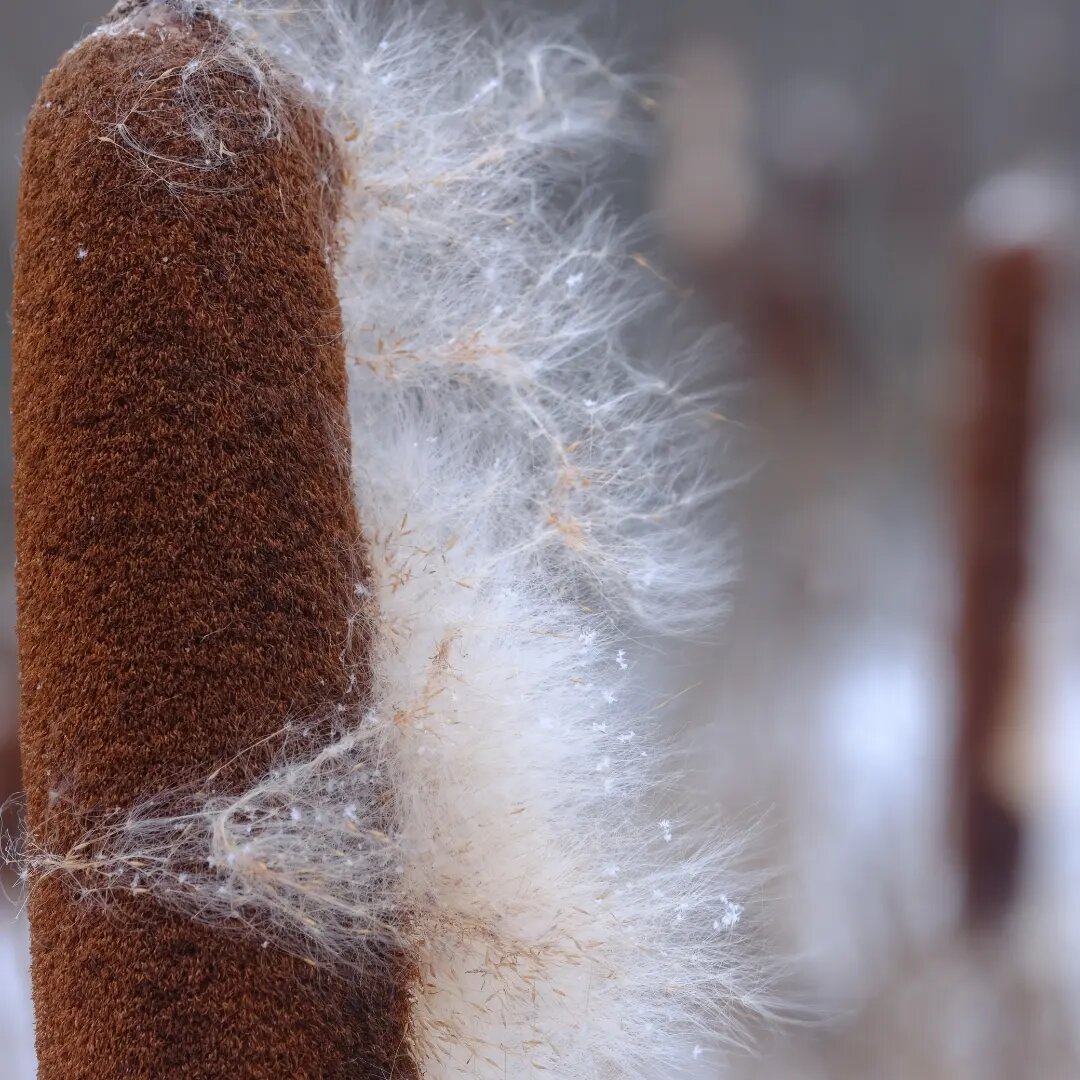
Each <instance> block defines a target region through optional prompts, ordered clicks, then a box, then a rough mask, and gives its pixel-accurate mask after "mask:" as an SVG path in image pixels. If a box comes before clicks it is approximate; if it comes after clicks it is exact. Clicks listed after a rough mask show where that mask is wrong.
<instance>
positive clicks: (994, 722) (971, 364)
mask: <svg viewBox="0 0 1080 1080" xmlns="http://www.w3.org/2000/svg"><path fill="white" fill-rule="evenodd" d="M1066 215H1067V199H1066V197H1065V195H1064V194H1063V191H1062V189H1061V186H1060V185H1059V184H1058V183H1056V182H1055V181H1053V180H1052V179H1049V178H1047V177H1046V176H1042V175H1040V174H1037V173H1034V172H1020V173H1015V174H1008V175H1004V176H1000V177H996V178H994V179H993V180H991V181H989V182H988V183H987V184H985V185H984V186H983V187H982V188H980V189H979V191H978V192H976V195H975V197H974V198H973V199H972V202H971V205H970V208H969V213H968V221H967V225H968V235H969V240H970V243H971V246H972V255H971V266H970V271H969V282H968V287H967V289H968V299H967V313H968V314H967V320H968V321H967V326H968V335H967V338H968V340H967V342H966V351H967V357H968V359H967V367H966V372H967V380H966V383H965V387H964V390H965V393H966V394H967V395H968V400H969V405H968V408H967V411H966V417H965V423H964V429H963V436H962V441H961V455H962V481H961V485H962V486H961V489H960V496H959V498H960V516H959V561H960V613H959V624H958V628H957V684H958V709H959V715H958V745H957V755H956V776H957V796H956V798H957V814H958V821H959V839H960V859H961V874H962V882H963V890H964V905H965V911H966V916H967V919H968V922H969V923H970V924H974V925H981V924H984V923H986V922H988V921H993V920H996V919H997V918H999V917H1001V916H1002V915H1003V914H1004V913H1005V912H1006V911H1007V910H1008V908H1009V907H1010V905H1011V902H1012V900H1013V898H1014V896H1015V893H1016V890H1017V886H1018V882H1019V874H1020V868H1021V861H1022V856H1023V848H1024V831H1025V823H1024V815H1023V808H1022V806H1021V803H1020V799H1019V798H1018V795H1017V783H1016V780H1017V774H1018V772H1019V765H1018V763H1017V762H1016V761H1015V759H1014V760H1011V761H1010V760H1009V758H1010V750H1011V751H1014V752H1015V750H1016V749H1017V747H1018V745H1019V736H1018V735H1017V734H1016V733H1017V731H1018V730H1020V729H1022V727H1023V722H1022V715H1023V708H1024V701H1023V692H1022V685H1023V659H1024V649H1023V632H1022V619H1023V611H1024V600H1025V594H1026V591H1027V586H1028V581H1029V577H1030V566H1029V563H1030V557H1029V552H1030V537H1031V528H1032V507H1031V491H1032V483H1033V481H1032V470H1033V461H1034V454H1035V447H1036V440H1037V433H1038V415H1039V409H1038V402H1037V391H1038V387H1039V374H1040V360H1041V356H1042V352H1043V327H1044V324H1045V320H1046V310H1047V304H1048V294H1049V288H1050V277H1051V273H1052V266H1053V244H1054V242H1055V240H1057V239H1058V238H1059V236H1060V233H1061V231H1062V229H1063V227H1064V225H1065V224H1066Z"/></svg>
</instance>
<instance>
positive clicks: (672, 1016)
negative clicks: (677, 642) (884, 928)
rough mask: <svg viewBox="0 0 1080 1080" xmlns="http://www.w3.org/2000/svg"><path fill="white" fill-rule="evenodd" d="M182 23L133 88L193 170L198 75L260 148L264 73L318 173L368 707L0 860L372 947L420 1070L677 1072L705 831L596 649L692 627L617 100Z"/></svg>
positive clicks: (452, 56)
mask: <svg viewBox="0 0 1080 1080" xmlns="http://www.w3.org/2000/svg"><path fill="white" fill-rule="evenodd" d="M200 6H201V7H203V8H205V7H207V6H209V7H210V8H211V10H213V11H214V12H215V13H216V14H217V15H218V16H219V17H220V18H221V19H222V20H223V21H224V22H225V24H226V25H227V26H228V27H229V28H230V38H229V41H228V43H227V45H226V46H224V47H222V46H220V44H218V45H215V46H214V49H213V52H212V54H211V53H210V52H209V50H208V51H207V54H206V55H205V56H202V57H199V58H196V59H195V60H193V61H192V63H191V64H189V65H187V68H185V69H184V70H183V71H182V72H176V73H172V74H171V78H172V79H173V84H174V85H175V92H176V93H179V94H183V95H184V100H185V101H190V102H191V106H192V107H191V115H192V130H193V132H196V131H198V132H201V133H202V135H201V136H200V137H201V138H202V139H203V142H204V143H205V145H206V146H207V147H208V148H210V149H209V150H208V153H207V157H206V159H205V160H206V162H207V163H208V164H211V163H212V155H211V151H213V153H217V154H219V155H220V154H222V153H224V152H227V148H223V147H222V146H221V145H219V140H218V139H217V137H216V136H215V135H214V133H213V130H212V120H213V117H212V109H209V108H208V107H207V106H206V103H205V102H201V101H200V98H199V79H200V78H202V77H203V75H204V73H205V71H207V70H212V68H213V66H214V65H217V64H228V65H230V66H231V67H234V68H235V69H237V70H243V71H246V72H248V73H249V74H250V75H251V77H252V78H253V79H255V80H257V82H258V85H259V88H260V92H261V93H263V94H264V95H265V98H266V101H267V117H268V124H267V132H266V136H265V137H275V136H274V133H273V127H274V124H273V119H274V116H275V113H274V101H275V87H278V88H280V86H281V85H282V83H281V82H280V81H279V80H280V79H282V78H293V79H295V80H297V81H299V82H300V83H302V84H303V86H304V87H305V88H306V90H307V92H308V93H310V94H311V95H313V96H314V97H315V98H316V99H317V100H318V101H319V103H320V104H321V105H322V107H323V108H324V109H325V111H326V115H327V117H328V122H329V124H330V125H331V127H332V129H333V131H334V133H335V134H336V135H337V136H338V139H339V141H340V144H341V146H342V148H343V150H344V152H345V153H346V155H347V156H348V159H349V167H350V176H351V179H350V186H349V189H348V191H347V193H346V205H345V213H344V219H345V224H344V228H343V233H342V238H341V245H340V251H339V252H338V253H337V255H336V256H335V258H336V260H337V262H336V266H337V274H338V279H339V292H340V298H341V304H342V309H343V313H344V320H345V326H346V334H347V351H348V358H349V366H350V380H351V383H350V399H351V413H352V436H353V446H352V456H353V462H354V472H355V485H356V498H357V503H358V506H359V512H360V519H361V522H362V525H363V529H364V533H365V540H366V543H367V546H368V551H369V557H370V561H371V568H372V576H371V578H370V579H368V580H366V581H364V582H360V583H357V585H356V593H357V597H358V615H357V618H358V619H370V620H373V625H372V626H371V627H370V630H371V632H372V635H373V642H374V644H373V648H374V660H373V667H374V678H375V687H374V693H373V697H372V699H371V700H369V701H367V702H366V703H365V705H364V707H363V709H362V711H359V712H356V713H354V712H353V709H352V706H348V707H345V706H338V707H336V708H335V707H333V706H332V705H331V706H328V713H329V715H330V718H329V719H325V720H318V719H316V720H315V721H312V722H311V723H310V724H305V723H302V722H299V721H298V722H297V723H296V724H294V725H292V726H291V727H290V729H289V731H288V732H287V733H286V734H285V735H284V736H283V750H282V752H281V756H280V761H279V764H278V765H277V767H276V768H275V769H274V770H273V771H272V772H270V773H268V774H267V775H265V776H263V777H262V778H261V779H260V780H259V781H258V782H257V783H256V784H254V785H253V786H252V787H251V788H250V789H249V790H247V791H246V792H244V793H243V794H242V795H241V796H239V797H235V798H228V799H225V798H219V797H216V796H214V795H213V794H211V792H212V789H213V788H212V783H207V784H204V785H202V786H201V787H200V788H199V790H191V791H188V792H187V793H176V792H173V793H170V794H168V795H162V797H161V798H160V799H155V800H153V801H151V802H149V803H147V804H146V805H145V806H141V807H138V808H136V809H135V810H134V811H132V812H131V813H129V814H127V815H125V816H124V817H123V818H122V819H117V820H114V821H113V822H111V823H110V824H108V825H105V826H101V825H95V826H92V827H90V828H89V830H88V832H87V835H86V838H85V840H84V842H83V843H82V844H80V845H79V846H78V847H77V848H76V849H74V850H73V851H71V852H68V853H65V854H63V855H56V854H49V853H40V852H39V853H32V856H31V860H30V862H31V866H32V868H33V869H34V870H35V871H36V872H37V873H70V874H72V875H73V876H74V878H75V879H76V881H77V882H78V884H79V886H80V887H81V888H82V890H83V892H84V893H85V894H86V895H88V897H91V898H92V897H93V896H94V895H99V894H103V895H107V894H108V893H109V892H111V891H113V890H116V889H127V890H131V891H133V892H136V893H139V894H143V893H145V894H148V895H150V896H154V897H156V898H158V899H159V900H160V901H161V902H163V903H167V904H169V905H171V906H174V907H176V908H178V909H180V910H182V911H186V912H189V913H191V914H192V915H196V916H198V917H200V918H206V919H214V920H241V921H243V922H245V923H249V924H251V925H253V926H255V927H257V929H258V933H259V934H260V935H262V937H263V938H266V939H267V940H270V941H272V942H276V943H278V944H280V945H283V946H284V947H287V948H291V949H295V950H298V951H302V952H303V953H304V954H305V955H309V956H311V957H312V958H314V959H315V960H316V961H317V962H319V963H327V964H334V965H336V966H338V967H340V968H341V969H342V970H346V971H348V970H351V971H352V972H353V974H352V975H351V977H354V978H362V975H361V974H360V972H361V970H362V969H363V968H364V966H365V964H367V963H370V962H371V957H372V946H373V943H381V944H386V943H390V944H392V945H394V946H395V947H398V948H404V949H405V950H406V951H407V952H408V953H409V954H410V955H411V956H412V957H413V958H415V961H416V963H417V965H418V970H419V979H418V981H417V984H416V988H415V998H414V1002H413V1020H412V1031H411V1037H412V1040H413V1043H414V1049H415V1052H416V1056H417V1059H418V1061H419V1062H420V1064H421V1066H422V1068H423V1070H424V1074H425V1076H427V1077H429V1078H431V1080H443V1078H450V1077H477V1078H481V1080H483V1078H487V1077H492V1078H495V1077H499V1078H505V1077H523V1076H530V1075H534V1070H544V1075H546V1076H549V1077H553V1078H566V1080H570V1078H573V1080H590V1078H596V1080H600V1078H624V1077H625V1078H648V1080H661V1078H667V1077H672V1076H678V1075H683V1074H686V1075H692V1074H695V1073H700V1072H701V1070H703V1069H709V1070H712V1069H715V1066H716V1058H715V1056H714V1054H713V1053H712V1051H713V1050H714V1049H715V1048H717V1047H718V1046H719V1045H720V1044H722V1043H723V1042H724V1041H725V1039H727V1038H729V1037H730V1035H731V1032H732V1023H731V1020H730V1018H731V1016H732V1014H733V1013H737V1012H738V1011H739V1009H740V1008H741V1007H742V1006H743V1005H745V1004H747V1003H748V1000H749V997H750V995H751V994H752V993H754V991H755V986H754V979H753V965H752V963H751V962H750V961H749V960H748V959H747V957H746V954H745V952H744V949H743V945H742V938H743V928H742V927H741V925H740V916H741V915H742V911H743V908H742V906H741V905H740V904H739V903H736V901H735V900H733V899H731V898H730V895H732V894H731V885H730V882H729V881H728V880H727V877H726V875H727V870H728V866H727V864H728V862H729V858H728V856H729V851H728V848H727V847H726V846H725V844H724V843H722V842H721V841H719V840H717V839H716V836H715V830H709V831H707V832H706V833H704V834H701V833H699V832H696V831H695V830H694V829H693V828H692V827H691V826H690V824H689V823H687V822H686V821H685V819H680V816H679V814H678V810H677V807H676V798H675V795H674V793H673V784H672V770H673V768H674V766H673V765H672V758H671V755H670V753H669V751H668V750H667V749H665V747H664V745H663V742H662V740H661V739H660V737H659V734H658V732H657V730H656V729H657V719H656V715H655V713H656V709H655V707H654V705H655V702H654V701H653V700H652V699H651V698H650V697H649V695H648V692H647V688H646V687H645V686H643V685H642V680H641V679H640V677H639V678H637V679H635V663H634V656H635V651H637V652H638V654H639V656H640V647H638V648H637V650H636V649H635V645H634V642H636V641H640V640H642V639H643V638H646V637H649V636H652V635H656V634H669V633H674V632H678V631H682V630H685V629H687V628H688V627H699V626H701V625H702V624H703V623H704V622H707V621H708V620H709V619H710V618H712V617H713V616H714V615H715V613H716V611H717V607H718V604H717V589H718V586H719V585H720V584H722V579H723V575H724V562H723V559H722V557H721V555H720V553H718V552H717V551H716V550H714V548H713V546H712V545H711V544H709V543H707V542H704V541H703V540H702V538H701V537H700V536H699V535H698V531H697V525H696V522H697V521H699V519H700V513H701V511H702V509H703V508H704V507H705V506H706V505H707V504H708V503H709V502H710V501H711V500H712V499H713V497H714V496H715V495H716V494H717V492H718V490H719V486H718V485H717V484H716V483H715V482H714V481H713V480H712V479H711V478H710V468H711V464H712V462H713V461H714V460H715V444H716V441H717V439H719V438H722V437H723V434H724V432H723V430H722V428H723V420H722V418H721V417H720V416H719V415H718V414H717V413H716V412H715V411H714V410H713V406H712V403H711V400H710V398H709V396H708V395H707V394H705V393H703V392H701V391H700V390H699V389H698V387H699V386H700V385H701V382H700V378H699V373H697V372H696V368H697V367H699V366H700V365H701V364H703V363H705V362H710V363H711V362H713V361H714V358H715V355H716V343H715V342H714V341H710V340H705V339H701V338H697V339H695V340H693V341H691V342H689V344H687V345H685V347H684V346H683V345H679V346H678V347H677V348H675V349H674V350H672V348H671V344H670V343H671V341H672V340H673V338H672V336H671V334H669V333H667V331H660V330H658V327H661V326H665V327H666V326H668V325H674V324H675V322H676V320H674V319H672V317H671V316H672V310H671V309H672V307H673V303H674V304H677V298H676V299H675V301H674V302H673V300H672V297H671V296H670V295H669V294H670V291H671V290H670V288H669V286H668V285H667V284H666V283H665V282H664V281H663V279H662V278H661V277H660V276H659V275H658V274H657V273H656V272H655V271H653V270H652V269H651V267H650V265H649V263H648V262H647V260H645V259H644V258H643V257H641V256H640V255H637V254H635V249H634V247H633V246H632V245H631V244H630V243H629V241H628V238H627V236H626V235H625V234H624V233H623V231H621V230H620V227H619V226H618V225H617V223H616V222H615V220H614V219H613V216H612V214H611V213H610V212H609V210H608V209H607V208H606V207H605V205H604V201H603V199H602V197H601V196H600V195H598V194H597V193H596V190H597V188H596V186H591V185H594V184H595V181H596V178H597V175H598V173H597V168H598V167H599V166H600V164H601V155H602V151H603V148H604V147H606V146H609V145H610V141H611V137H612V135H613V134H615V135H621V129H622V127H623V125H624V123H625V116H626V113H627V111H628V110H627V98H628V86H627V84H626V83H625V81H624V80H621V79H620V78H619V77H617V76H616V75H615V74H614V73H613V72H612V71H611V70H609V68H608V67H606V66H605V65H604V64H603V63H601V61H600V60H599V59H598V58H597V56H596V55H595V54H594V53H593V52H591V51H590V50H589V49H588V48H587V47H586V46H585V45H583V44H582V43H581V41H580V40H578V39H577V38H576V37H575V36H574V35H573V34H572V33H571V32H569V31H568V30H567V29H566V27H555V28H552V27H551V26H542V27H538V26H537V25H536V23H535V22H532V23H529V24H528V25H524V26H515V25H507V24H505V23H495V22H491V23H490V24H489V25H487V26H486V27H485V28H483V29H478V28H477V27H476V26H474V25H467V24H465V23H459V22H456V21H454V20H453V19H451V18H438V17H433V16H432V14H431V13H430V11H429V12H426V13H424V14H417V13H416V12H415V11H412V12H410V11H409V10H408V9H395V10H394V11H392V12H390V13H387V12H386V11H385V10H384V8H385V6H384V8H382V9H380V14H378V15H375V14H373V13H369V12H365V11H360V12H359V13H358V12H356V11H349V12H346V11H345V10H344V9H343V8H342V7H331V8H326V7H319V8H318V9H317V10H315V9H311V10H309V11H308V12H307V13H306V14H297V13H295V12H294V13H292V14H291V15H281V14H278V13H276V12H275V11H274V10H272V8H271V7H270V6H267V7H266V8H265V9H264V8H262V7H260V6H258V5H257V4H247V5H243V6H242V5H240V4H234V3H226V4H217V5H214V4H211V5H200ZM417 6H418V5H417ZM108 32H110V33H123V32H143V31H142V30H137V31H136V30H133V29H132V27H131V26H128V27H127V28H126V29H125V24H124V23H119V24H117V25H114V26H112V27H111V28H110V29H109V31H108ZM279 71H282V72H289V73H290V75H289V76H287V77H286V76H279V75H277V74H275V72H279ZM163 86H164V84H162V85H159V86H158V87H157V90H156V92H159V93H160V92H165V90H164V89H163ZM629 97H630V98H632V97H633V95H632V94H630V95H629ZM631 104H632V102H631ZM630 111H632V109H631V110H630ZM208 125H210V126H208ZM121 134H122V133H121ZM143 151H145V152H146V153H147V154H150V153H151V150H150V149H148V148H140V152H143ZM182 197H183V193H182V192H179V193H178V198H182ZM221 197H228V194H227V192H225V193H223V194H222V195H221ZM193 212H197V206H196V208H195V210H194V211H193ZM665 341H666V342H667V343H668V344H667V345H666V346H664V347H665V349H666V350H667V351H665V352H664V353H663V354H657V355H649V353H650V352H651V351H652V350H653V349H654V348H656V347H659V344H658V343H661V342H665ZM369 593H373V594H374V595H373V596H369V595H368V594H369ZM637 666H638V667H639V668H640V666H641V665H637ZM387 806H389V811H388V809H387ZM199 867H202V869H201V870H199V869H198V868H199ZM710 1059H711V1063H710ZM536 1074H537V1075H539V1072H537V1073H536Z"/></svg>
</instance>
